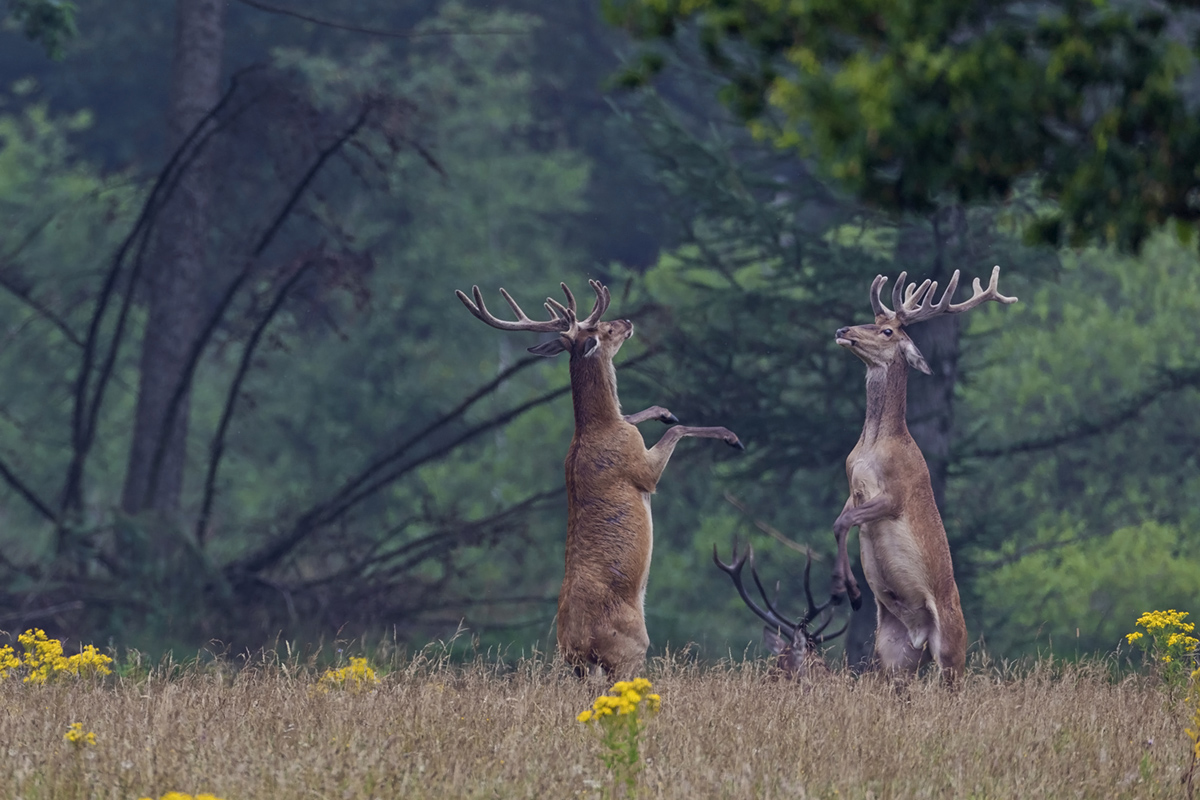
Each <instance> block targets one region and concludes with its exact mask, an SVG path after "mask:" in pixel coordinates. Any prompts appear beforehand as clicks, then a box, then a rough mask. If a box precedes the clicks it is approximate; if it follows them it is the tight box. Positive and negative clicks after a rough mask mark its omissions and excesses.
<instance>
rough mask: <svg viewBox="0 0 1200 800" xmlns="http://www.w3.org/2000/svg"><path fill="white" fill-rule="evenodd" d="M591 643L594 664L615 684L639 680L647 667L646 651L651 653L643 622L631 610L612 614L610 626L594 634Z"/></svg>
mask: <svg viewBox="0 0 1200 800" xmlns="http://www.w3.org/2000/svg"><path fill="white" fill-rule="evenodd" d="M593 642H595V649H596V660H597V661H599V662H600V665H601V666H602V667H604V671H605V672H606V673H607V674H608V676H609V677H610V678H612V679H613V680H616V681H624V680H631V679H633V678H636V677H638V673H639V672H640V671H641V669H642V666H643V665H644V664H645V663H646V651H647V650H648V649H650V636H649V635H648V634H647V633H646V620H645V618H644V617H643V616H642V615H641V614H640V613H639V612H638V611H637V610H636V609H632V608H623V609H619V610H617V611H615V612H614V614H613V616H612V617H611V619H610V621H609V624H608V625H606V626H605V627H604V628H603V629H602V630H599V631H597V632H596V635H595V637H594V638H593Z"/></svg>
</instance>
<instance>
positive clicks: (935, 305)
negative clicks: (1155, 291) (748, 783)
mask: <svg viewBox="0 0 1200 800" xmlns="http://www.w3.org/2000/svg"><path fill="white" fill-rule="evenodd" d="M958 276H959V273H958V270H955V271H954V275H953V276H952V277H951V278H950V283H949V285H947V286H946V291H945V293H944V294H943V295H942V298H941V300H940V301H937V302H934V300H935V296H936V295H937V289H938V285H937V283H936V282H931V281H929V280H926V281H924V282H923V283H921V284H920V285H910V286H909V287H908V289H907V290H905V288H904V282H905V279H906V278H907V277H908V274H907V273H905V272H901V273H900V277H899V278H897V279H896V285H895V287H894V288H893V289H892V306H893V307H894V308H895V311H892V310H889V309H888V308H887V307H885V306H884V305H883V301H882V300H880V298H879V294H880V292H881V291H882V289H883V285H884V284H885V283H886V282H887V278H886V277H884V276H883V275H879V276H876V278H875V280H874V282H872V284H871V308H872V310H873V311H874V312H875V322H874V323H873V324H870V325H856V326H854V327H849V328H840V329H839V330H838V331H837V334H836V340H837V343H838V344H839V345H841V346H842V347H845V348H848V349H849V350H851V351H852V352H853V353H854V354H855V355H856V356H858V357H859V358H861V359H862V360H863V361H865V362H866V363H867V415H866V422H865V423H864V425H863V431H862V435H861V436H860V437H859V439H858V444H857V445H856V446H855V447H854V450H853V451H851V453H850V456H849V457H848V458H847V459H846V477H847V478H849V481H850V497H849V498H848V499H847V500H846V505H845V507H844V508H843V509H842V513H841V514H840V515H839V516H838V518H837V520H836V521H835V522H834V523H833V532H834V535H835V536H836V537H837V547H838V554H837V561H836V563H835V565H834V571H833V596H834V597H835V598H838V599H840V598H841V596H842V595H843V594H849V597H850V602H851V604H852V605H853V606H854V608H855V609H857V608H858V607H859V606H860V605H861V604H862V596H861V593H860V592H859V589H858V584H857V583H856V582H855V579H854V575H853V573H852V572H851V570H850V556H849V554H848V552H847V549H846V537H847V534H848V533H849V531H850V529H851V528H852V527H854V526H856V525H857V526H858V531H859V542H860V548H861V551H862V565H863V573H864V574H865V575H866V577H867V583H868V584H870V586H871V590H872V591H873V592H874V593H875V607H876V613H877V614H878V626H877V628H876V631H875V653H876V655H877V656H878V658H879V661H880V664H881V665H882V667H883V668H884V670H885V671H887V672H889V673H892V674H903V673H908V674H911V673H914V672H916V670H917V669H918V668H919V667H920V666H921V664H922V663H924V662H926V661H928V660H929V659H930V658H931V657H932V658H933V659H934V660H936V661H937V663H938V666H939V667H941V670H942V675H943V677H944V678H945V680H946V681H947V683H949V684H951V685H953V684H955V683H956V682H957V681H958V679H959V677H960V676H961V675H962V671H963V667H964V663H965V661H966V651H967V626H966V623H965V622H964V621H963V614H962V606H961V605H960V602H959V598H958V586H957V584H955V582H954V567H953V564H952V563H951V561H950V545H949V543H948V542H947V541H946V531H945V529H944V528H943V527H942V517H941V515H940V514H939V513H938V509H937V504H936V503H935V502H934V498H933V489H932V487H931V486H930V483H929V469H928V467H927V466H926V465H925V459H924V457H923V456H922V455H921V450H920V448H918V447H917V444H916V442H914V441H913V438H912V436H911V435H909V432H908V424H907V422H906V420H905V413H906V410H907V402H906V395H907V390H908V368H909V367H910V366H911V367H913V368H914V369H917V370H920V371H921V372H924V373H925V374H926V375H929V374H931V373H930V370H929V365H928V364H926V363H925V358H924V357H923V356H922V355H921V353H920V351H919V350H917V347H916V345H914V344H913V342H912V339H910V338H909V337H908V334H907V333H906V332H905V330H904V329H905V328H906V327H908V326H910V325H914V324H916V323H918V322H924V321H925V320H928V319H932V318H933V317H936V316H940V315H942V314H961V313H962V312H964V311H969V310H971V309H972V308H975V307H976V306H978V305H980V304H981V303H984V302H986V301H988V300H995V301H996V302H999V303H1004V304H1008V303H1015V302H1016V301H1017V298H1015V297H1005V296H1004V295H1002V294H1000V293H999V291H998V290H997V283H998V281H999V279H1000V267H996V268H995V269H993V270H992V278H991V281H990V282H989V283H988V287H987V289H986V290H985V289H983V288H982V287H981V286H980V285H979V279H978V278H976V279H975V281H974V292H973V294H972V296H971V298H970V299H969V300H966V301H964V302H962V303H951V300H953V299H954V290H955V289H957V288H958Z"/></svg>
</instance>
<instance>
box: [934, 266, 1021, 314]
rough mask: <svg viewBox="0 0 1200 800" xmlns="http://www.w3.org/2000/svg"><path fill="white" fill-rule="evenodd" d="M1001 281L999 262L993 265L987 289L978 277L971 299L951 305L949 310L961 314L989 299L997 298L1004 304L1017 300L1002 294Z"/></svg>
mask: <svg viewBox="0 0 1200 800" xmlns="http://www.w3.org/2000/svg"><path fill="white" fill-rule="evenodd" d="M999 283H1000V265H999V264H997V265H996V266H994V267H992V277H991V280H989V281H988V286H987V289H984V288H983V287H982V286H980V285H979V278H976V279H975V280H974V281H973V282H972V283H971V299H969V300H966V301H964V302H962V303H958V304H956V305H951V306H950V307H949V309H948V310H949V312H950V313H951V314H960V313H962V312H963V311H970V310H971V309H972V308H974V307H975V306H977V305H980V304H981V303H985V302H987V301H988V300H995V301H996V302H997V303H1003V304H1004V305H1009V304H1010V303H1015V302H1017V298H1015V297H1005V296H1004V295H1002V294H1000V291H999V289H998V286H999Z"/></svg>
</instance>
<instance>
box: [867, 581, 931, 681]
mask: <svg viewBox="0 0 1200 800" xmlns="http://www.w3.org/2000/svg"><path fill="white" fill-rule="evenodd" d="M875 608H876V611H877V613H878V624H877V626H876V630H875V655H876V656H877V657H878V658H879V665H880V666H881V667H882V668H883V671H884V673H886V674H887V675H888V676H890V677H896V678H906V677H910V676H912V675H915V674H916V673H917V670H918V669H920V667H921V664H922V663H924V662H925V661H927V660H928V659H929V651H928V648H927V647H925V642H924V640H920V644H914V643H913V639H912V636H911V635H910V633H909V630H908V628H906V627H905V625H904V623H903V622H901V621H900V618H899V617H897V616H896V615H895V614H893V613H892V612H891V611H889V610H888V608H887V607H886V606H885V605H884V604H883V603H882V602H880V601H879V599H878V598H876V600H875ZM918 639H920V637H918Z"/></svg>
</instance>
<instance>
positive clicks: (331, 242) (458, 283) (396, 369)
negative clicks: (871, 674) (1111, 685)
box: [0, 0, 1200, 664]
mask: <svg viewBox="0 0 1200 800" xmlns="http://www.w3.org/2000/svg"><path fill="white" fill-rule="evenodd" d="M877 5H878V4H876V3H871V2H865V0H842V2H838V3H806V4H785V3H774V2H766V0H686V1H685V0H603V2H602V1H601V0H558V1H557V2H537V1H536V0H489V1H488V2H483V1H482V0H411V1H410V2H403V3H395V2H382V0H361V1H360V2H357V3H313V2H294V1H293V0H287V2H285V1H284V0H269V2H268V0H261V1H260V0H232V1H231V2H223V1H222V0H176V2H174V3H139V2H132V0H77V2H76V3H74V4H73V5H72V4H70V3H67V2H62V1H61V0H6V1H5V2H4V3H3V4H0V21H2V27H0V223H2V224H0V520H2V524H0V629H3V630H5V631H13V632H19V631H24V630H26V629H27V628H32V627H36V628H41V629H44V630H45V631H47V632H48V633H49V634H50V635H52V636H57V637H60V638H62V639H64V640H71V641H84V642H96V643H97V644H100V645H102V646H112V647H120V648H125V647H135V648H140V649H142V650H143V651H146V652H151V653H162V652H165V651H167V650H174V651H175V652H178V653H189V652H190V653H195V652H196V651H197V650H198V649H200V648H206V647H207V648H213V647H215V648H218V649H223V650H226V651H229V650H232V651H245V650H247V649H250V650H254V649H258V648H262V647H264V646H268V647H269V646H276V645H277V644H278V643H279V642H281V641H286V642H294V643H299V644H300V645H302V646H318V645H323V646H330V645H332V643H334V642H336V641H343V640H352V639H355V638H359V637H361V638H362V640H363V641H380V640H385V639H386V640H388V641H394V642H396V643H397V644H398V646H399V647H401V648H415V649H419V648H420V647H422V646H423V645H424V644H426V643H427V642H430V641H436V640H443V641H450V640H451V639H454V641H455V642H456V644H455V646H456V647H459V648H463V649H464V650H469V649H471V648H478V649H481V650H483V649H492V650H493V652H497V653H499V654H500V655H501V657H510V656H511V657H519V656H520V655H521V654H528V653H531V652H534V651H539V652H543V653H550V652H553V650H554V641H555V638H554V637H555V633H554V630H555V628H554V625H555V613H556V602H557V598H558V592H559V586H560V584H561V583H562V581H563V563H564V547H565V536H566V521H567V500H566V493H565V488H564V480H563V474H564V473H563V460H564V457H565V456H566V453H567V448H568V446H569V444H570V442H571V437H572V432H573V416H572V402H571V395H570V388H569V379H568V367H567V363H566V359H565V358H560V359H547V358H539V357H538V356H536V355H532V354H530V353H528V352H527V348H529V347H532V346H535V345H537V344H538V343H539V342H540V341H543V339H539V337H538V336H536V335H534V334H532V333H519V334H518V333H501V332H497V331H495V330H491V329H489V328H488V327H486V326H485V325H483V324H481V323H480V322H479V321H477V320H476V319H474V318H473V317H472V316H471V314H469V313H468V311H467V309H465V308H464V307H463V305H462V304H461V303H460V302H459V301H458V300H457V299H456V297H455V290H464V291H466V292H468V293H469V292H470V290H471V287H472V286H473V285H478V286H479V287H480V290H481V292H482V295H483V297H484V299H485V300H487V301H488V303H489V304H490V307H491V308H492V310H493V311H494V312H495V313H497V314H498V315H500V314H501V312H502V311H503V312H504V313H508V308H507V307H506V306H505V304H504V303H503V301H502V299H501V296H500V294H499V289H500V288H501V287H503V288H505V289H507V290H508V291H509V292H510V293H511V294H512V296H513V297H514V299H515V300H516V301H517V302H519V303H520V304H521V305H522V306H523V307H524V308H525V310H526V311H527V312H529V313H530V315H531V316H533V315H534V314H533V310H537V311H538V312H539V313H541V305H542V301H543V299H544V298H546V297H547V296H552V297H555V298H561V297H562V293H561V290H560V289H559V284H560V282H564V283H566V284H567V285H568V286H569V287H570V288H571V289H572V290H573V291H574V293H575V294H576V296H577V297H578V298H579V300H580V305H581V308H582V307H584V306H587V307H590V302H591V298H592V294H591V291H590V290H589V288H588V281H589V279H596V280H600V281H602V282H603V283H604V284H606V285H607V286H608V287H609V289H610V291H611V296H612V301H611V309H610V311H609V316H608V318H610V319H617V318H620V319H629V320H632V321H633V322H634V324H635V326H636V334H635V335H634V336H633V337H632V338H631V339H630V340H629V341H628V342H627V343H626V344H625V346H624V348H623V349H622V350H621V352H620V353H619V355H618V356H617V358H616V370H617V375H618V379H619V385H620V398H621V401H622V404H623V406H624V408H625V411H626V413H629V412H631V411H636V410H640V409H643V408H646V407H649V406H653V405H661V406H664V407H667V408H669V409H670V410H671V411H672V412H673V413H674V414H675V415H676V416H677V417H678V419H679V420H680V422H681V423H682V424H684V425H697V426H717V425H719V426H725V427H727V428H729V429H730V430H732V431H735V432H736V433H737V435H738V437H739V438H740V440H741V442H742V443H743V444H744V445H745V451H744V452H739V451H737V450H735V449H733V448H729V447H725V446H723V445H721V444H720V443H718V442H712V441H703V440H699V439H685V440H683V441H682V442H681V443H680V445H679V447H678V449H677V450H676V452H675V455H674V458H673V460H672V462H671V464H670V466H669V468H668V469H667V470H666V472H665V473H664V475H663V477H662V482H661V484H660V486H659V488H658V492H657V494H656V495H655V497H654V501H653V506H654V550H653V562H652V566H651V568H650V577H649V586H648V589H647V591H646V595H645V617H646V625H647V628H648V630H649V635H650V639H651V651H650V652H651V655H652V656H653V655H662V654H663V653H666V652H672V651H674V652H685V653H687V654H690V657H694V658H698V659H703V660H713V659H719V658H725V657H730V656H732V657H734V658H741V657H742V656H743V654H750V655H757V654H759V653H760V652H761V645H760V640H761V637H762V623H761V622H760V621H759V620H758V619H757V618H756V617H755V616H754V615H753V614H751V613H750V612H749V611H748V610H747V609H746V608H745V606H744V605H743V604H742V601H741V600H740V599H739V597H738V596H737V594H736V592H735V591H734V588H733V586H732V585H731V584H730V581H729V579H728V577H727V576H726V575H724V574H722V573H721V571H720V570H718V569H717V568H716V567H715V566H714V564H713V560H712V556H713V547H714V545H716V547H717V548H718V550H719V551H720V553H721V555H722V557H723V558H725V559H726V560H727V559H728V558H729V553H730V552H731V548H732V545H733V542H734V540H735V539H737V540H738V541H739V542H740V543H741V546H742V547H743V548H744V547H745V545H746V544H747V543H749V544H751V545H753V547H754V551H755V559H756V561H755V563H756V566H757V568H758V570H759V572H760V574H761V575H762V578H763V581H764V582H765V583H766V584H768V586H767V588H768V589H769V590H770V589H772V588H773V586H774V584H775V582H776V581H778V582H779V590H778V591H779V600H778V602H779V605H780V607H781V608H785V609H791V610H794V611H798V610H800V609H802V608H803V604H804V586H803V583H802V574H803V570H804V564H805V552H804V551H805V548H811V551H812V560H813V566H812V590H813V593H814V595H815V596H817V597H818V598H819V599H820V598H823V597H827V596H828V595H829V591H830V575H831V570H832V566H833V563H834V561H833V559H834V553H835V540H834V536H833V532H832V524H833V521H834V520H835V518H837V516H838V514H839V512H840V511H841V509H842V505H843V503H844V502H845V500H846V496H847V494H846V493H847V477H846V469H845V461H846V456H847V454H848V453H850V451H851V449H852V448H853V447H854V445H855V442H856V441H857V440H858V437H859V433H860V431H861V430H862V427H863V418H864V413H865V407H866V395H865V393H864V365H863V363H862V362H861V361H860V360H859V359H857V358H855V357H853V355H851V354H850V353H847V352H845V351H844V350H843V348H841V347H839V346H838V345H837V344H836V343H835V341H834V331H835V330H837V329H839V328H841V327H843V326H847V325H856V324H860V323H866V322H870V321H871V319H872V314H871V302H870V287H871V282H872V280H873V279H874V277H875V276H876V275H879V274H882V275H887V276H889V277H890V278H891V279H892V280H893V281H894V280H895V278H896V276H897V275H898V274H899V273H900V272H901V271H906V272H907V273H908V275H909V276H910V279H912V280H916V281H920V280H923V279H926V278H930V279H933V280H938V281H940V282H941V283H942V285H943V286H944V285H945V283H946V282H947V281H948V279H949V277H950V275H951V274H952V273H953V271H954V270H956V269H957V270H961V271H962V275H963V282H962V286H961V287H960V290H959V297H960V299H961V298H965V297H967V296H968V295H969V291H970V281H971V279H973V278H975V277H980V278H981V279H982V280H983V282H984V283H985V284H986V282H987V277H988V275H989V274H990V273H991V270H992V267H993V266H994V265H1000V267H1001V270H1002V275H1003V277H1002V288H1003V290H1004V291H1005V293H1006V294H1009V295H1015V296H1017V297H1018V298H1019V302H1017V303H1016V304H1013V305H1010V306H1000V305H999V304H995V303H992V304H988V305H987V306H984V307H981V308H979V309H978V310H976V311H974V312H973V313H971V314H969V315H964V316H962V317H955V318H946V319H940V320H937V321H934V322H930V323H929V324H928V325H924V326H921V327H920V328H916V329H914V330H913V333H912V335H913V338H914V340H915V341H916V343H917V344H918V345H919V347H920V349H921V351H922V352H923V353H924V355H925V358H926V360H927V361H928V364H929V366H930V368H931V370H932V375H930V376H925V375H921V374H917V373H915V372H914V373H913V374H912V375H911V377H910V379H909V384H908V420H909V427H910V429H911V431H912V434H913V436H914V438H915V439H916V441H917V443H918V444H919V445H920V448H921V451H922V453H923V454H924V457H925V459H926V461H927V463H928V465H929V470H930V474H931V480H932V486H933V491H934V494H935V496H936V500H937V504H938V506H939V508H940V510H941V514H942V517H943V519H944V521H945V529H946V533H947V536H948V538H949V542H950V549H951V552H952V554H953V559H954V574H955V577H956V579H957V582H958V587H959V591H960V592H961V597H962V606H963V612H964V616H965V618H966V624H967V630H968V635H969V651H968V652H969V653H970V654H974V655H973V656H972V657H978V655H979V654H980V653H986V654H987V656H988V657H990V658H993V659H997V660H1003V659H1014V660H1015V659H1023V658H1028V657H1034V656H1037V655H1038V654H1046V653H1053V654H1055V655H1056V656H1060V657H1066V658H1074V657H1076V656H1082V655H1086V654H1092V653H1112V652H1113V651H1115V650H1116V649H1117V648H1118V647H1119V646H1122V645H1123V642H1124V639H1123V634H1125V633H1127V632H1128V631H1129V630H1131V629H1132V623H1133V620H1134V619H1136V618H1137V616H1138V615H1139V614H1141V613H1142V612H1145V611H1148V610H1150V609H1155V608H1163V609H1166V608H1179V609H1188V608H1196V607H1197V603H1196V600H1197V598H1200V503H1198V502H1197V500H1198V499H1200V415H1198V414H1197V409H1198V408H1200V326H1198V325H1197V324H1196V323H1197V320H1198V319H1200V236H1198V235H1197V234H1198V230H1197V227H1198V224H1200V113H1198V109H1200V71H1198V69H1197V66H1198V65H1197V56H1198V55H1200V35H1198V34H1200V15H1198V14H1197V12H1196V11H1195V10H1194V7H1193V5H1194V4H1191V3H1185V2H1163V3H1158V4H1121V3H1115V2H1114V3H1111V4H1108V3H1094V2H1090V0H1089V1H1088V2H1082V1H1079V2H1076V1H1075V0H1053V1H1050V0H1047V2H1043V3H1032V4H1027V3H1004V2H985V3H973V4H966V3H958V2H953V1H952V0H932V1H931V2H928V3H922V4H911V5H910V4H894V5H895V6H896V8H895V11H894V13H893V14H890V15H884V16H881V15H880V14H879V13H878V12H877V10H876V6H877ZM890 285H891V284H889V286H890ZM581 313H582V312H581ZM640 430H641V431H642V434H643V435H644V436H645V438H646V441H647V444H653V442H654V441H655V440H657V439H658V437H659V436H661V435H662V433H663V432H664V431H665V430H667V426H665V425H663V424H662V423H660V422H657V421H650V422H645V423H643V424H641V425H640ZM855 548H857V537H852V538H851V554H852V560H853V563H854V565H855V570H856V572H857V573H858V576H859V581H858V582H859V586H860V587H861V588H862V590H863V592H864V593H865V594H866V595H867V596H866V597H865V600H866V601H867V602H865V603H864V607H863V609H862V610H861V611H859V612H857V613H855V614H853V615H851V613H850V607H849V605H848V604H843V605H841V606H840V607H839V608H838V609H837V611H836V614H837V615H838V620H839V623H838V624H840V621H842V620H845V619H847V618H848V619H849V620H850V622H849V625H850V628H849V633H848V635H847V636H846V637H845V638H843V639H839V640H838V641H837V643H836V644H835V645H834V646H833V647H832V648H831V649H830V656H831V660H835V659H836V658H840V657H843V656H844V657H845V658H847V659H848V660H849V662H850V663H852V664H854V663H858V662H861V661H862V660H864V659H867V658H869V656H870V654H871V649H872V642H873V636H874V627H873V626H874V624H875V616H874V603H873V602H872V601H871V599H870V595H869V587H868V586H867V584H866V582H865V581H864V580H863V579H862V575H861V571H860V568H859V566H858V561H857V556H856V552H857V551H856V549H855ZM14 635H15V633H14ZM456 637H457V638H456Z"/></svg>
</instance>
